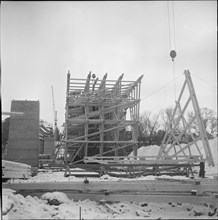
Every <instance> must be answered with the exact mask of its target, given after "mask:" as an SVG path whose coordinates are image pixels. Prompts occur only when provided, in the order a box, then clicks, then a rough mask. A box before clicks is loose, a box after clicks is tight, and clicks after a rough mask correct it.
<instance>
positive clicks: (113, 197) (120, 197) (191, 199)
mask: <svg viewBox="0 0 218 220" xmlns="http://www.w3.org/2000/svg"><path fill="white" fill-rule="evenodd" d="M62 192H64V193H66V194H67V196H68V198H69V199H73V200H74V201H79V200H86V199H90V200H91V201H100V200H105V201H107V202H108V201H110V202H120V201H129V202H157V203H169V202H175V203H193V204H214V205H215V206H217V204H218V198H213V197H210V196H199V195H191V194H184V195H183V194H181V195H178V194H175V195H173V196H172V195H166V194H147V195H142V194H140V195H136V194H124V193H122V194H121V193H119V194H110V193H109V195H105V194H104V193H99V194H96V193H82V192H80V193H76V192H69V191H62ZM19 193H21V194H22V195H24V196H27V195H30V196H32V197H33V196H37V197H40V196H41V195H42V194H44V193H45V192H43V191H34V192H33V191H23V192H19Z"/></svg>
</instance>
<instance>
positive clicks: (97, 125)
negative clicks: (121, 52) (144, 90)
mask: <svg viewBox="0 0 218 220" xmlns="http://www.w3.org/2000/svg"><path fill="white" fill-rule="evenodd" d="M123 76H124V74H122V75H121V76H120V77H119V78H118V79H117V80H107V73H106V74H105V75H104V77H103V78H102V80H100V79H98V78H96V77H95V74H91V72H90V73H89V74H88V76H87V78H86V79H73V78H71V76H70V72H68V74H67V91H66V108H65V110H66V111H65V161H66V162H68V163H69V162H73V161H75V159H76V157H77V156H79V157H80V158H83V157H84V156H94V155H95V156H97V155H99V156H102V155H114V156H118V155H127V153H129V152H130V151H132V150H133V151H134V155H135V156H136V155H137V147H138V123H139V108H140V87H141V80H142V77H143V75H142V76H140V77H139V78H138V79H137V80H136V81H124V80H123ZM130 134H131V135H130Z"/></svg>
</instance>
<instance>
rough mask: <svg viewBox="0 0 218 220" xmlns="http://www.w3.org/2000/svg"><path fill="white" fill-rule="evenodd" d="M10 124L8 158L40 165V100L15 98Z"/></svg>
mask: <svg viewBox="0 0 218 220" xmlns="http://www.w3.org/2000/svg"><path fill="white" fill-rule="evenodd" d="M11 112H24V114H23V115H11V116H10V125H9V138H8V151H7V157H6V158H7V160H10V161H14V162H19V163H25V164H29V165H31V166H32V167H38V162H39V160H38V158H39V101H27V100H24V101H23V100H22V101H20V100H19V101H18V100H13V101H12V102H11Z"/></svg>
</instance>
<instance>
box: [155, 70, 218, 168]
mask: <svg viewBox="0 0 218 220" xmlns="http://www.w3.org/2000/svg"><path fill="white" fill-rule="evenodd" d="M184 74H185V82H184V84H183V86H182V90H181V92H180V95H179V97H178V100H177V101H176V106H175V108H174V111H173V114H172V119H173V120H172V122H173V123H171V124H169V126H168V128H167V132H166V134H165V136H164V139H163V141H162V144H161V147H160V151H159V153H158V159H166V158H167V159H168V160H178V159H179V158H184V159H196V162H197V161H207V163H208V165H209V166H214V161H213V157H212V153H211V150H210V145H209V142H208V139H207V135H206V130H205V127H204V124H203V120H202V117H201V112H200V108H199V104H198V100H197V96H196V93H195V89H194V85H193V82H192V79H191V75H190V72H189V70H185V72H184ZM186 88H187V90H188V99H187V100H186V102H185V104H184V105H183V106H182V105H181V99H182V96H183V95H184V91H185V89H186ZM189 105H192V108H193V111H194V117H193V118H192V120H190V121H188V122H187V120H186V119H185V116H184V115H185V114H184V113H185V111H186V109H187V107H188V106H189ZM194 120H196V121H197V124H198V127H199V133H200V134H199V135H198V136H197V137H194V136H193V134H192V132H191V125H192V123H193V122H194ZM179 126H180V129H179V130H180V132H179V133H178V132H177V130H178V127H179ZM187 134H189V135H191V137H192V141H191V142H189V141H188V137H187ZM181 138H185V139H186V140H187V143H186V144H180V140H181ZM199 140H201V141H202V143H203V149H204V154H205V157H204V156H203V154H202V152H201V149H199V146H198V144H197V142H198V141H199ZM193 148H195V150H194V149H193ZM193 151H194V152H195V154H193ZM196 152H197V154H196Z"/></svg>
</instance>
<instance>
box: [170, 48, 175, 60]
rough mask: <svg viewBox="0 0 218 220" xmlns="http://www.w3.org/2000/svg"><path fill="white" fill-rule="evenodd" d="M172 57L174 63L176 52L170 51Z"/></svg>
mask: <svg viewBox="0 0 218 220" xmlns="http://www.w3.org/2000/svg"><path fill="white" fill-rule="evenodd" d="M170 56H171V58H172V61H174V58H175V57H176V51H175V50H171V51H170Z"/></svg>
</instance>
